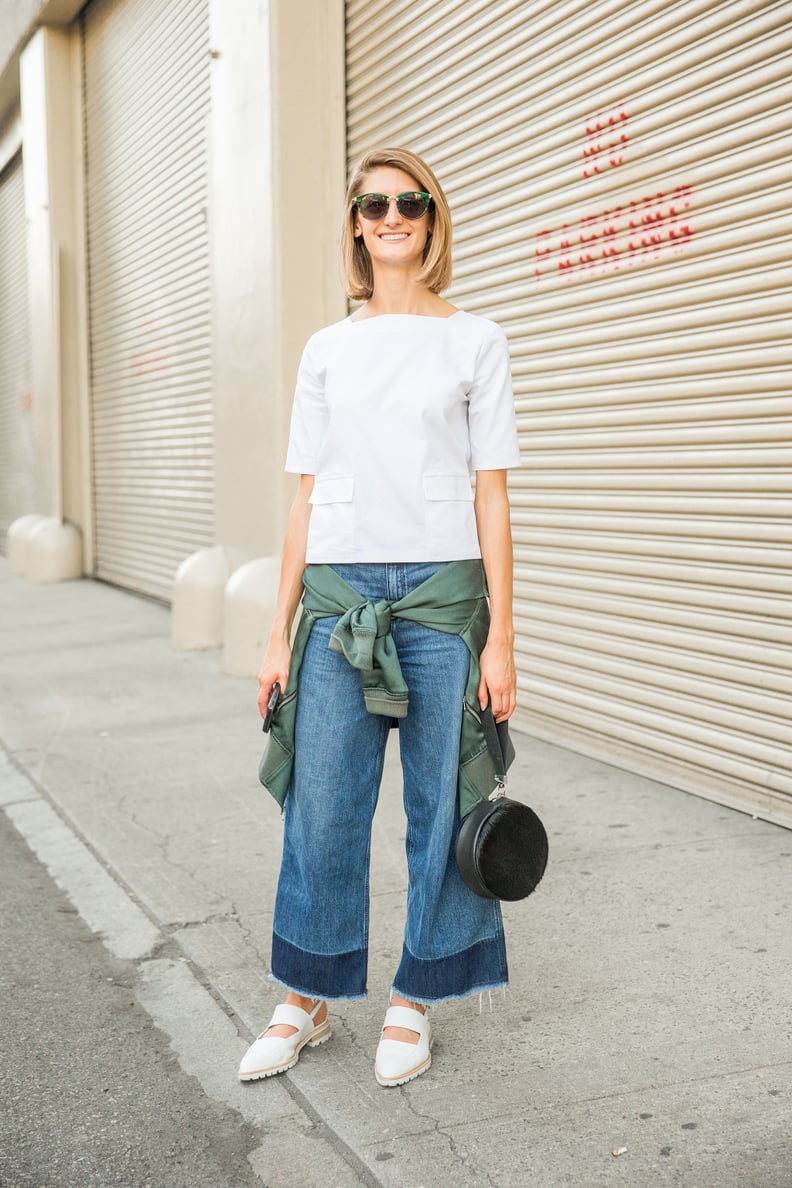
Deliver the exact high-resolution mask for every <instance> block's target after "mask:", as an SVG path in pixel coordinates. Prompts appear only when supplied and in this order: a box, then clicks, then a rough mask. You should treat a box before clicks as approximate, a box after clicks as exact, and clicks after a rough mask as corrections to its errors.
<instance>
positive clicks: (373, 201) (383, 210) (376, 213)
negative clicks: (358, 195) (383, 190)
mask: <svg viewBox="0 0 792 1188" xmlns="http://www.w3.org/2000/svg"><path fill="white" fill-rule="evenodd" d="M360 213H361V214H362V215H363V218H364V219H382V218H384V217H385V215H386V214H387V213H388V200H387V198H383V197H381V196H380V195H379V194H367V195H366V197H365V198H364V199H363V201H362V202H361V203H360Z"/></svg>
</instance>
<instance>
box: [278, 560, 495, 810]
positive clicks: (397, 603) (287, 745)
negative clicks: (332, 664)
mask: <svg viewBox="0 0 792 1188" xmlns="http://www.w3.org/2000/svg"><path fill="white" fill-rule="evenodd" d="M303 586H304V594H303V613H302V617H301V619H300V624H299V626H298V628H297V633H296V635H295V638H294V646H293V648H292V658H291V666H290V668H289V679H288V684H287V686H286V689H285V690H284V692H283V696H282V698H281V701H280V703H279V705H278V708H277V709H276V710H275V713H274V714H273V717H272V725H271V729H270V736H269V740H268V742H267V747H266V750H265V751H264V754H263V756H262V759H261V762H260V764H259V779H260V781H261V783H262V784H263V785H264V786H265V787H266V788H267V789H268V791H269V792H270V793H271V794H272V796H273V797H274V798H275V800H276V801H277V802H278V804H279V805H280V806H281V807H283V804H284V802H285V800H286V795H287V793H288V790H289V783H290V781H291V775H292V767H293V764H294V735H295V723H296V718H297V698H298V695H299V672H300V665H301V663H302V658H303V653H304V652H305V645H306V643H307V642H308V637H309V636H310V634H311V630H312V629H313V626H314V623H316V621H317V620H318V619H324V618H329V617H333V616H337V617H338V618H339V621H338V623H337V624H336V627H335V629H334V631H333V634H332V636H331V638H330V643H329V646H330V647H331V648H332V649H333V651H336V652H339V653H341V654H342V655H344V656H345V657H346V659H347V660H348V661H349V663H350V664H351V665H353V667H355V668H357V669H359V670H360V679H361V684H362V687H363V696H364V698H365V702H366V708H367V709H368V710H369V712H370V713H373V714H382V715H384V716H385V717H389V718H403V717H406V715H407V711H408V706H409V690H408V688H407V685H406V684H405V682H404V677H403V675H402V671H401V668H400V666H399V659H398V656H397V654H396V648H395V646H394V642H393V636H392V635H391V630H390V625H391V621H392V619H393V618H399V619H411V620H412V621H413V622H416V623H422V624H423V625H424V626H425V627H431V628H433V629H434V630H436V631H445V632H448V633H449V634H450V635H459V636H461V637H462V639H463V640H464V641H465V643H466V644H467V647H468V651H469V652H470V668H469V671H468V679H467V685H466V686H465V697H464V702H463V704H462V705H461V706H460V707H459V712H460V750H459V781H458V795H459V812H460V816H461V817H464V816H465V815H466V814H467V813H468V812H470V810H471V809H472V808H474V807H475V806H476V805H477V804H478V803H479V802H480V801H482V800H486V799H487V797H488V796H489V795H490V793H491V792H492V791H493V789H494V788H495V787H496V785H497V783H498V780H497V778H496V771H495V763H494V760H493V759H492V757H491V756H490V753H489V751H488V749H487V742H486V738H485V736H484V730H483V727H482V725H481V713H480V709H479V701H478V687H479V682H480V680H481V669H480V667H479V657H480V655H481V652H482V649H483V647H484V645H485V643H486V642H487V633H488V631H489V622H490V615H489V604H488V602H487V585H486V578H485V575H484V566H483V565H482V563H481V561H480V560H478V559H476V560H470V561H450V562H449V563H448V564H447V565H444V566H443V568H442V569H440V570H438V571H437V573H435V574H432V576H431V577H429V578H427V579H426V581H425V582H421V584H420V585H419V586H416V587H415V589H414V590H412V591H411V592H410V593H409V594H407V595H406V597H404V598H399V599H386V598H381V599H377V600H376V601H371V600H369V599H365V598H363V597H362V595H361V594H359V593H358V591H357V590H355V589H354V588H353V587H352V586H350V585H349V584H348V583H347V582H345V581H344V580H343V578H341V577H339V575H338V574H337V573H336V571H335V570H334V569H333V568H332V567H331V566H330V565H308V566H306V569H305V572H304V574H303ZM513 758H514V748H513V747H512V745H511V742H510V743H509V752H508V754H507V756H506V760H507V765H510V764H511V762H512V760H513Z"/></svg>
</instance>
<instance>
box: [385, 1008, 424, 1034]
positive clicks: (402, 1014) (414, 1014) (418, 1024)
mask: <svg viewBox="0 0 792 1188" xmlns="http://www.w3.org/2000/svg"><path fill="white" fill-rule="evenodd" d="M382 1026H383V1029H384V1028H386V1027H404V1028H406V1029H407V1030H408V1031H417V1032H418V1034H419V1035H420V1036H421V1037H422V1038H424V1039H425V1038H426V1037H427V1036H428V1035H429V1020H428V1019H427V1017H426V1015H424V1014H423V1012H422V1011H416V1010H415V1008H414V1007H404V1006H392V1007H388V1009H387V1011H386V1012H385V1022H384V1023H383V1024H382Z"/></svg>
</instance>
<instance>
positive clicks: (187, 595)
mask: <svg viewBox="0 0 792 1188" xmlns="http://www.w3.org/2000/svg"><path fill="white" fill-rule="evenodd" d="M239 561H240V559H239V558H236V557H235V556H234V555H233V554H232V552H231V551H230V550H229V549H224V548H223V547H222V546H220V545H216V546H215V547H214V548H211V549H200V550H199V552H197V553H192V554H191V555H190V556H189V557H187V558H185V560H184V561H182V563H181V565H180V566H179V568H178V569H177V571H176V578H175V580H174V583H173V601H172V604H171V646H172V647H173V648H175V649H176V651H180V652H188V651H193V650H196V651H197V650H198V649H201V648H221V647H222V646H223V598H224V591H225V587H226V582H227V581H228V579H229V578H230V576H231V574H232V573H233V572H234V569H235V568H236V566H237V565H238V564H239Z"/></svg>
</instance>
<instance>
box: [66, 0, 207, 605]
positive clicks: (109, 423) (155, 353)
mask: <svg viewBox="0 0 792 1188" xmlns="http://www.w3.org/2000/svg"><path fill="white" fill-rule="evenodd" d="M83 19H84V63H85V124H86V157H87V169H88V179H87V203H88V242H89V280H90V286H89V287H90V318H91V389H92V390H91V406H92V435H93V450H94V463H93V473H94V489H95V500H96V508H95V522H96V571H97V574H98V575H99V576H100V577H103V578H105V579H106V580H108V581H113V582H117V583H119V584H120V585H123V586H126V587H129V588H131V589H134V590H139V591H141V592H143V593H147V594H152V595H155V596H157V597H160V598H168V597H169V596H170V590H171V584H172V581H173V577H174V574H175V572H176V569H177V568H178V566H179V564H180V563H181V561H182V560H184V558H185V557H186V556H188V555H189V554H190V553H192V552H194V551H196V550H197V549H200V548H203V547H205V546H207V545H210V544H211V543H212V541H213V519H214V490H213V465H212V450H213V440H212V437H213V432H212V430H213V426H212V401H211V380H210V310H209V245H208V229H207V221H206V211H207V145H206V118H207V111H208V103H209V30H208V23H209V22H208V5H207V0H174V2H173V3H170V4H167V5H163V4H162V3H160V2H159V0H96V2H95V3H93V4H91V5H90V6H89V7H88V8H87V10H86V11H85V13H84V18H83Z"/></svg>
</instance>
